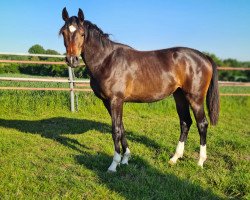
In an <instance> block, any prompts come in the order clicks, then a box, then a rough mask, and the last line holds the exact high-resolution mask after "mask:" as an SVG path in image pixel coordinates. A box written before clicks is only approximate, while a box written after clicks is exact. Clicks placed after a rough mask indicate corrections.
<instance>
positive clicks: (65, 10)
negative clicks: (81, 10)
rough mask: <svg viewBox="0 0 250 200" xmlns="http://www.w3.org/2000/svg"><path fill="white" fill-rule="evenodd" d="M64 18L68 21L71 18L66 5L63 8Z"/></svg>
mask: <svg viewBox="0 0 250 200" xmlns="http://www.w3.org/2000/svg"><path fill="white" fill-rule="evenodd" d="M62 18H63V20H64V21H67V20H68V19H69V14H68V11H67V9H66V7H64V8H63V10H62Z"/></svg>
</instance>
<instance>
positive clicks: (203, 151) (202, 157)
mask: <svg viewBox="0 0 250 200" xmlns="http://www.w3.org/2000/svg"><path fill="white" fill-rule="evenodd" d="M206 159H207V146H206V145H204V146H202V145H201V146H200V158H199V162H198V165H199V166H201V167H203V163H204V162H205V160H206Z"/></svg>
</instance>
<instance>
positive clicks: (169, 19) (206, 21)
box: [0, 0, 250, 61]
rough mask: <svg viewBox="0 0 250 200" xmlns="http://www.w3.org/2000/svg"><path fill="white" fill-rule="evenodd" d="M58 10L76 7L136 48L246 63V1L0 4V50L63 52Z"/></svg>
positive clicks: (249, 49)
mask: <svg viewBox="0 0 250 200" xmlns="http://www.w3.org/2000/svg"><path fill="white" fill-rule="evenodd" d="M64 6H66V7H67V9H68V12H69V15H70V16H71V15H77V12H78V8H82V10H83V11H84V14H85V18H86V19H88V20H90V21H92V22H93V23H95V24H97V25H98V26H99V27H100V28H101V29H102V30H103V31H104V32H106V33H110V34H112V36H111V38H112V40H114V41H117V42H121V43H125V44H128V45H130V46H132V47H134V48H136V49H139V50H153V49H162V48H169V47H173V46H187V47H191V48H195V49H198V50H200V51H207V52H210V53H215V54H216V55H217V56H218V57H220V58H223V59H225V58H236V59H238V60H242V61H250V1H249V0H206V1H204V0H126V1H125V0H70V1H54V0H53V1H52V0H36V1H34V0H25V1H24V0H23V1H21V0H8V1H7V0H3V1H0V27H1V28H0V30H1V33H0V52H24V53H25V52H27V51H28V49H29V47H31V46H32V45H34V44H40V45H42V46H43V47H44V48H45V49H54V50H57V51H59V52H60V53H64V52H65V48H64V46H63V40H62V38H61V37H59V36H58V30H59V28H60V27H61V26H62V25H63V21H62V19H61V11H62V9H63V7H64Z"/></svg>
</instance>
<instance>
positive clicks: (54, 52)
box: [45, 49, 60, 55]
mask: <svg viewBox="0 0 250 200" xmlns="http://www.w3.org/2000/svg"><path fill="white" fill-rule="evenodd" d="M45 53H46V54H50V55H60V53H58V52H57V51H55V50H53V49H47V50H46V52H45Z"/></svg>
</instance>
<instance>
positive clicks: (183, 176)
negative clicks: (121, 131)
mask: <svg viewBox="0 0 250 200" xmlns="http://www.w3.org/2000/svg"><path fill="white" fill-rule="evenodd" d="M228 89H229V90H230V91H231V90H233V91H234V92H238V91H235V90H236V89H231V88H228ZM228 89H224V88H222V90H223V92H227V90H228ZM237 90H238V89H237ZM240 90H241V89H240ZM242 90H243V91H244V92H245V91H246V92H249V89H245V88H244V89H242ZM241 92H242V91H240V92H239V93H241ZM68 97H69V94H68V93H67V92H24V91H0V105H1V112H0V180H1V181H0V199H131V200H135V199H228V198H231V199H249V198H250V188H249V187H250V181H249V180H250V173H249V171H250V167H249V160H250V153H249V144H250V140H249V136H250V125H249V124H248V122H249V119H250V112H249V111H250V110H249V108H250V98H249V97H222V98H221V114H220V120H219V124H218V126H216V127H209V129H208V139H207V140H208V142H207V146H208V147H207V151H208V160H207V161H206V162H205V165H204V169H200V168H199V167H198V166H197V161H198V154H199V135H198V132H197V129H196V126H195V123H194V124H193V126H192V127H191V130H190V133H189V138H188V142H187V144H186V146H185V154H184V158H183V159H182V160H180V161H179V162H178V163H177V164H176V165H175V166H170V165H169V164H168V163H167V162H168V160H169V158H170V157H171V155H172V154H173V153H174V152H175V148H176V145H177V143H178V138H179V120H178V116H177V113H176V111H175V105H174V101H173V98H171V97H170V98H168V99H166V100H164V101H160V102H157V103H153V104H129V103H128V104H126V105H125V108H124V124H125V129H126V132H127V138H128V142H129V145H130V149H131V152H132V158H131V160H130V164H129V165H128V166H120V167H119V168H118V172H117V173H115V174H110V173H107V172H106V171H107V168H108V166H109V165H110V163H111V161H112V156H113V142H112V137H111V134H110V131H111V126H110V122H111V120H110V117H109V115H108V114H107V112H106V110H105V109H104V106H103V105H102V102H101V101H100V100H98V99H97V98H96V97H94V96H93V94H87V93H80V94H79V109H80V110H79V112H77V113H71V112H70V111H69V99H68Z"/></svg>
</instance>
